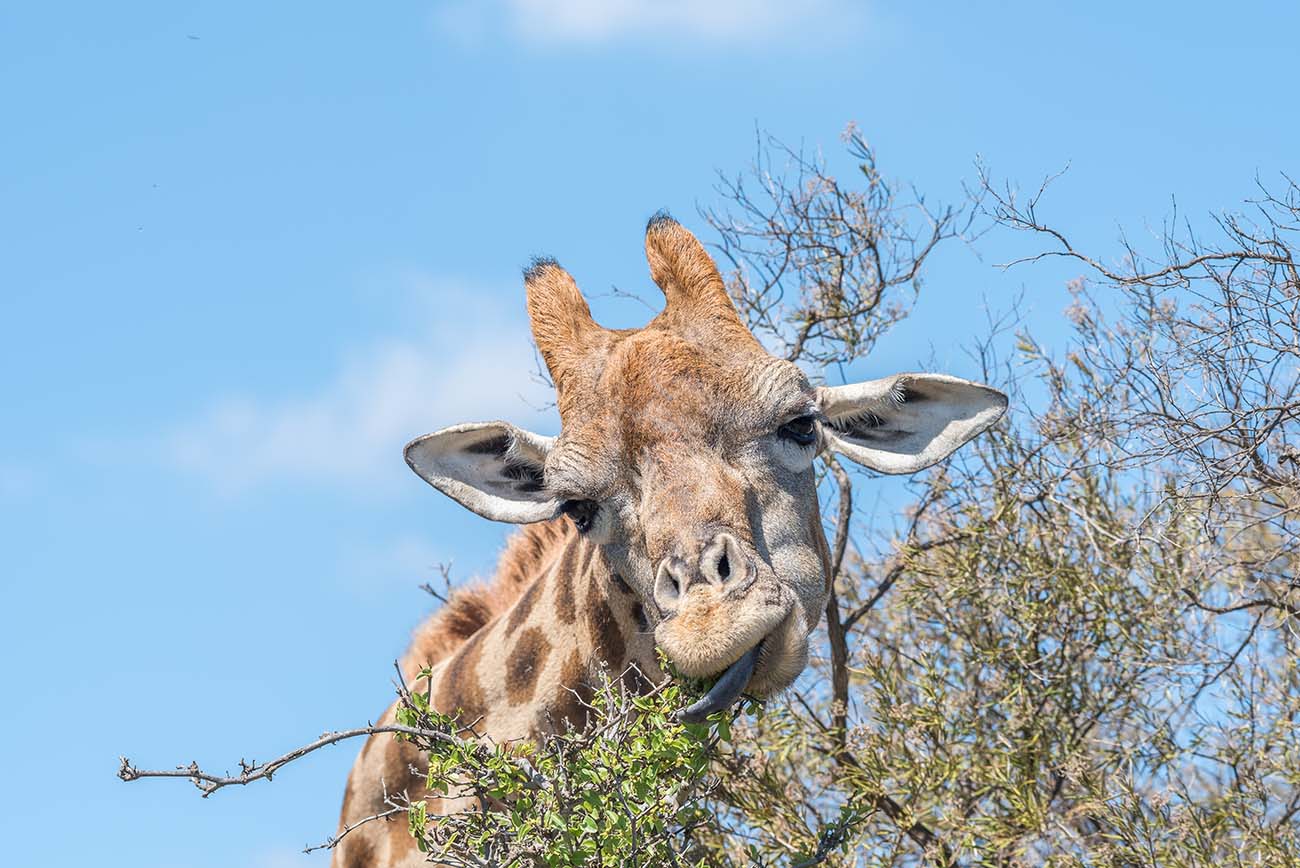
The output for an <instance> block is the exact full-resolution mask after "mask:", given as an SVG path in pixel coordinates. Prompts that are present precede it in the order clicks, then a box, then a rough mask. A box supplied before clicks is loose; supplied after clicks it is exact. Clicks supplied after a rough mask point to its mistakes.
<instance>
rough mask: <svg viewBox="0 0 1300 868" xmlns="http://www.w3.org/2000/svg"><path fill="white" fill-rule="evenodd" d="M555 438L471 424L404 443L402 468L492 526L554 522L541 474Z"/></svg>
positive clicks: (551, 500) (503, 424)
mask: <svg viewBox="0 0 1300 868" xmlns="http://www.w3.org/2000/svg"><path fill="white" fill-rule="evenodd" d="M554 442H555V438H554V437H543V436H541V435H540V434H534V433H532V432H531V431H525V430H523V429H522V428H516V427H515V426H514V425H511V424H510V423H508V422H470V423H468V424H465V425H455V426H452V427H451V428H444V429H443V430H441V431H436V432H434V433H433V434H426V435H424V436H423V437H417V438H416V439H414V440H412V441H411V442H410V443H408V444H406V450H405V454H406V463H407V464H409V465H410V466H411V469H412V470H414V471H415V472H416V473H417V474H419V476H420V478H421V479H423V480H424V481H425V482H427V483H429V484H430V485H432V486H433V487H434V488H436V489H438V490H439V491H441V492H442V493H443V494H445V495H447V496H448V497H450V498H451V499H452V500H455V501H456V502H457V503H459V504H460V505H461V506H464V507H465V508H466V509H469V510H471V511H472V512H475V513H477V514H479V515H481V516H483V517H484V518H490V519H492V520H493V521H508V522H511V523H514V524H527V523H529V522H534V521H545V520H546V519H549V518H554V517H555V515H556V513H557V512H558V510H559V501H557V500H556V499H555V498H554V497H552V496H551V494H550V493H549V492H548V491H547V490H546V483H545V480H544V478H543V475H542V471H543V467H544V466H545V462H546V454H547V453H548V452H550V451H551V444H552V443H554Z"/></svg>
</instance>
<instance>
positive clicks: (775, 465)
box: [406, 218, 1006, 716]
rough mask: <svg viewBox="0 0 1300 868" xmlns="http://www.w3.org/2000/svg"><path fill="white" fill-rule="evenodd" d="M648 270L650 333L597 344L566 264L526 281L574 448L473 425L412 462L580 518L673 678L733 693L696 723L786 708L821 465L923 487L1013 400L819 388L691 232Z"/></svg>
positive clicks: (798, 651)
mask: <svg viewBox="0 0 1300 868" xmlns="http://www.w3.org/2000/svg"><path fill="white" fill-rule="evenodd" d="M646 255H647V258H648V259H649V261H650V272H651V276H652V277H653V278H654V280H655V282H656V283H657V284H658V285H659V286H660V288H661V289H662V290H663V291H664V295H665V296H666V299H667V304H666V306H665V308H664V310H663V312H662V313H660V314H659V315H658V316H657V317H655V319H654V320H653V321H652V322H651V323H649V324H648V325H647V326H646V327H645V328H642V329H636V330H623V331H612V330H608V329H604V328H601V327H600V326H598V325H597V324H596V323H595V322H594V321H593V320H592V319H591V314H590V310H589V308H588V307H587V304H586V302H585V301H584V300H583V298H582V295H581V293H580V292H579V291H578V288H577V285H576V284H575V283H574V281H573V278H572V277H570V276H569V274H568V273H567V272H565V271H564V270H563V269H561V268H560V267H559V266H558V265H557V264H556V263H555V262H554V261H552V260H541V261H538V262H535V263H534V264H533V266H532V267H530V268H529V270H528V271H527V272H526V273H525V285H526V288H527V292H528V309H529V315H530V318H531V321H532V326H533V336H534V338H535V340H536V342H537V346H538V349H539V350H540V351H541V353H542V357H543V359H544V360H545V361H546V365H547V368H548V369H549V371H550V373H551V376H552V379H553V380H554V382H555V385H556V393H557V404H558V406H559V410H560V420H561V433H560V435H559V437H558V438H548V437H540V436H538V435H536V434H531V433H529V432H527V431H522V430H520V429H518V428H515V427H514V426H512V425H509V424H507V423H505V422H490V423H478V424H470V425H460V426H456V427H454V428H449V429H446V430H444V431H440V432H437V433H435V434H431V435H427V436H425V437H421V438H419V439H417V440H415V441H412V443H411V444H409V445H408V447H407V452H406V456H407V461H408V463H409V464H410V465H411V467H412V468H413V469H414V470H415V471H416V472H417V473H419V474H420V475H421V476H422V477H423V478H424V479H426V480H427V481H428V482H429V483H430V484H432V485H433V486H435V487H436V488H438V489H439V490H441V491H443V492H444V493H446V494H448V495H450V496H451V497H453V498H455V499H456V500H457V501H459V502H460V503H462V504H463V505H465V506H467V507H469V508H470V509H472V510H474V511H475V512H477V513H478V514H480V515H483V516H485V517H487V518H492V519H496V520H500V521H511V522H531V521H542V520H547V519H551V518H554V517H556V516H557V515H562V514H563V515H567V516H568V517H569V518H570V520H572V521H573V522H574V524H575V525H576V526H577V527H578V529H579V531H580V532H581V533H583V534H585V535H586V536H587V537H588V539H589V540H590V541H591V542H592V543H594V544H596V545H598V546H600V547H601V549H602V551H603V553H604V555H605V560H606V561H607V563H608V564H609V565H610V566H611V568H612V569H613V571H614V573H615V574H616V576H617V577H618V579H620V580H621V581H623V582H626V583H627V584H628V585H630V586H631V587H632V588H633V589H634V590H635V591H636V593H637V594H638V595H639V596H640V598H641V601H642V603H643V607H644V609H645V610H646V612H647V613H649V614H650V615H651V621H652V623H653V629H654V636H655V640H656V643H657V644H658V646H659V647H660V648H661V649H662V650H663V651H664V652H665V653H666V654H667V655H668V657H669V658H670V659H671V660H672V661H673V663H674V664H675V665H676V666H677V667H678V668H679V669H680V670H681V671H682V672H684V673H685V674H687V675H691V676H699V677H708V676H713V675H719V674H721V677H720V678H719V679H718V682H717V684H716V685H715V687H714V689H713V690H712V691H710V694H709V696H708V697H706V700H705V701H704V705H702V706H700V707H699V708H696V707H694V706H693V707H692V708H693V709H695V711H696V712H697V716H699V715H703V714H705V713H707V712H708V711H712V710H716V709H717V708H719V707H722V706H725V705H726V704H728V703H729V702H731V701H733V700H734V699H735V698H736V697H737V696H738V695H739V694H740V692H741V691H745V692H748V693H750V694H751V695H755V696H760V697H761V696H766V695H769V694H771V693H772V692H774V691H777V690H780V689H782V688H784V687H786V686H787V685H789V684H790V683H791V682H792V681H793V680H794V678H795V677H796V676H797V675H798V674H799V672H800V671H802V669H803V668H804V666H805V664H806V662H807V657H808V637H809V635H810V634H811V632H812V631H813V629H814V628H815V627H816V625H817V622H818V619H819V617H820V613H821V611H822V609H823V608H824V606H825V603H826V598H827V596H828V593H829V581H830V577H829V563H828V561H829V558H828V552H827V544H826V538H825V535H824V533H823V531H822V527H821V519H820V516H819V513H818V503H817V489H816V476H815V473H814V469H813V462H814V459H815V457H816V455H817V453H818V451H820V450H830V451H834V452H837V453H839V454H841V455H843V456H845V457H847V458H849V459H850V460H853V461H855V462H857V463H859V464H863V465H865V466H867V467H870V468H872V469H875V470H878V471H881V472H885V473H911V472H914V471H916V470H919V469H921V468H923V467H926V466H929V465H930V464H933V463H934V462H936V461H938V460H940V459H942V458H943V457H945V456H946V455H948V454H949V453H950V452H952V451H953V450H954V449H956V448H957V447H958V446H960V445H961V444H962V443H965V442H966V441H967V440H969V439H970V438H971V437H973V436H975V435H976V434H978V433H979V432H980V431H982V430H984V429H985V428H987V427H988V426H989V425H991V424H992V423H993V422H994V421H996V420H997V418H998V417H1000V416H1001V415H1002V413H1003V411H1004V409H1005V407H1006V398H1005V396H1003V395H1002V394H1001V393H1000V392H996V391H995V390H993V389H990V388H988V387H987V386H981V385H978V384H975V383H969V382H967V381H964V380H958V379H956V378H954V377H947V376H942V375H929V374H908V375H899V376H895V377H890V378H887V379H884V380H875V381H868V382H865V383H858V384H854V385H850V386H839V387H833V388H827V387H820V388H815V387H814V386H813V385H812V383H810V382H809V380H808V378H807V377H806V376H805V374H804V373H803V372H802V371H801V370H800V369H799V368H798V367H796V366H795V365H793V364H791V363H790V362H787V361H785V360H782V359H777V358H774V357H772V356H771V355H769V354H768V353H767V352H766V351H765V350H764V349H763V347H762V346H761V345H760V344H759V343H758V341H757V340H755V339H754V337H753V335H752V334H750V332H749V330H748V329H747V328H746V327H745V326H744V325H743V324H742V323H741V322H740V319H739V317H738V316H737V314H736V310H735V308H734V307H733V306H732V303H731V300H730V299H729V297H728V296H727V293H726V290H725V288H724V286H723V283H722V279H721V277H720V275H719V273H718V270H717V267H716V265H715V264H714V263H713V260H712V259H711V258H710V257H709V256H708V254H707V253H706V252H705V251H704V249H703V247H702V246H701V245H700V244H699V242H698V241H696V240H695V238H694V236H692V235H691V234H690V233H689V232H687V231H686V230H685V229H684V228H682V227H681V226H680V225H679V224H677V223H676V222H674V221H672V220H670V219H666V218H659V219H656V220H653V221H651V224H650V226H649V227H648V229H647V234H646ZM688 711H689V710H688Z"/></svg>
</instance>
